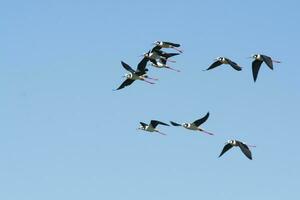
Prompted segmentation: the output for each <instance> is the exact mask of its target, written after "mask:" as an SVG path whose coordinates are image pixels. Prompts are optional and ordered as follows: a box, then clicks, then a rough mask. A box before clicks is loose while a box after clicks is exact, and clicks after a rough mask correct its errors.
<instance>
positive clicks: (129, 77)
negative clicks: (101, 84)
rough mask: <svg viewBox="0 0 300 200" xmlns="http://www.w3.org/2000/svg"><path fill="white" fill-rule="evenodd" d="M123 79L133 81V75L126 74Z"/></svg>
mask: <svg viewBox="0 0 300 200" xmlns="http://www.w3.org/2000/svg"><path fill="white" fill-rule="evenodd" d="M123 77H124V78H127V79H131V78H132V74H131V73H129V74H125V75H124V76H123Z"/></svg>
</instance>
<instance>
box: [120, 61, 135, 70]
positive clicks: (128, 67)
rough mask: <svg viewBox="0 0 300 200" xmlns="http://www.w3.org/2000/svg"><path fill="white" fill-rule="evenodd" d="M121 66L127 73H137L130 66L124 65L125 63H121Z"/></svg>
mask: <svg viewBox="0 0 300 200" xmlns="http://www.w3.org/2000/svg"><path fill="white" fill-rule="evenodd" d="M121 64H122V66H123V67H124V68H125V69H126V70H127V71H129V72H131V73H135V71H134V70H133V69H132V68H131V67H130V66H129V65H128V64H126V63H124V62H123V61H121Z"/></svg>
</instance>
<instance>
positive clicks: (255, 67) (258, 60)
mask: <svg viewBox="0 0 300 200" xmlns="http://www.w3.org/2000/svg"><path fill="white" fill-rule="evenodd" d="M250 58H253V59H254V60H253V61H252V74H253V79H254V82H256V79H257V75H258V71H259V69H260V66H261V64H262V63H263V62H265V63H266V65H267V66H268V67H269V68H270V69H271V70H273V62H274V63H281V62H280V61H277V60H272V58H271V57H269V56H266V55H263V54H253V55H252V56H251V57H250Z"/></svg>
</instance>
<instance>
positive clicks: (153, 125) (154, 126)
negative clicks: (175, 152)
mask: <svg viewBox="0 0 300 200" xmlns="http://www.w3.org/2000/svg"><path fill="white" fill-rule="evenodd" d="M158 124H160V125H164V126H170V125H169V124H166V123H164V122H161V121H157V120H151V122H150V125H151V126H152V127H153V128H156V126H157V125H158Z"/></svg>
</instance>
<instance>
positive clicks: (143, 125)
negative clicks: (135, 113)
mask: <svg viewBox="0 0 300 200" xmlns="http://www.w3.org/2000/svg"><path fill="white" fill-rule="evenodd" d="M140 124H141V125H142V127H144V128H146V126H148V124H145V123H144V122H140Z"/></svg>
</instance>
